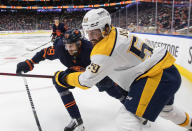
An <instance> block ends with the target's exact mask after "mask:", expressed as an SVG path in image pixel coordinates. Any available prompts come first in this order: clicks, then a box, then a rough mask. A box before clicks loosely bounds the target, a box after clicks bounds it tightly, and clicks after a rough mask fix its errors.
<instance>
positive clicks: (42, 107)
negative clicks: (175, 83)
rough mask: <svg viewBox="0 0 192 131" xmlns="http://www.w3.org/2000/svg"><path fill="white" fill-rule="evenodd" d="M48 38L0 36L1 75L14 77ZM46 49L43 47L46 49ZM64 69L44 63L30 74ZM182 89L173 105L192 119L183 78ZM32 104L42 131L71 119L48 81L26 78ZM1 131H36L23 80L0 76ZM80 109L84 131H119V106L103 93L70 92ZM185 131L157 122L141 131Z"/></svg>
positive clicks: (58, 128) (57, 129)
mask: <svg viewBox="0 0 192 131" xmlns="http://www.w3.org/2000/svg"><path fill="white" fill-rule="evenodd" d="M49 36H50V34H13V35H0V72H8V73H15V70H16V65H17V63H18V62H20V61H23V60H25V59H30V58H31V57H32V56H33V55H34V54H35V52H37V51H39V50H40V49H39V50H36V51H33V52H29V51H27V50H26V48H35V47H37V46H39V45H41V44H44V43H46V42H48V41H49V40H50V37H49ZM47 46H49V45H46V46H45V47H47ZM64 69H65V67H64V66H63V65H62V64H61V63H60V62H59V61H58V60H55V61H49V60H46V61H43V62H41V63H39V64H38V65H35V68H34V70H33V71H31V72H30V74H42V75H53V73H54V72H55V71H58V70H64ZM182 80H183V82H182V85H181V89H180V90H179V91H178V93H177V94H176V99H175V104H176V105H178V106H180V107H181V108H183V109H184V110H186V111H187V112H189V113H190V114H191V115H192V102H191V100H192V86H191V85H192V84H191V83H190V82H189V81H188V80H187V79H186V78H184V77H182ZM27 81H28V85H29V88H30V90H31V94H32V98H33V102H34V105H35V108H36V111H37V114H38V117H39V120H40V124H41V126H42V130H43V131H63V128H64V126H65V125H66V124H68V122H69V121H70V117H69V115H68V113H67V111H66V109H65V107H64V105H63V104H62V102H61V100H60V96H59V95H58V93H57V92H56V89H55V88H54V86H53V84H52V80H51V79H43V78H27ZM0 84H1V87H0V131H38V128H37V126H36V123H35V119H34V116H33V113H32V110H31V107H30V103H29V100H28V97H27V92H26V90H25V86H24V82H23V79H22V78H20V77H13V76H0ZM72 92H73V94H74V97H75V99H76V102H77V104H78V106H79V108H80V112H81V115H82V118H83V120H84V124H85V127H86V131H118V130H116V128H115V117H116V115H117V113H118V110H119V108H120V107H121V104H120V102H119V101H117V100H115V99H113V98H111V97H109V96H108V95H107V94H106V93H99V92H98V90H97V89H96V88H95V87H93V88H92V89H89V90H81V89H78V88H76V89H74V90H72ZM170 130H172V131H186V129H184V128H181V127H178V126H176V125H174V124H173V123H171V122H169V121H167V120H164V119H161V118H158V119H157V121H156V122H155V123H151V127H150V128H148V127H143V131H170Z"/></svg>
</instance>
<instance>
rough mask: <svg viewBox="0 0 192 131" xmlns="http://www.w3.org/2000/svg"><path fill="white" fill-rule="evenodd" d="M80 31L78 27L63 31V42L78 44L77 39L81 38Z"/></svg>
mask: <svg viewBox="0 0 192 131" xmlns="http://www.w3.org/2000/svg"><path fill="white" fill-rule="evenodd" d="M81 38H82V36H81V32H80V31H79V30H78V29H72V30H68V31H67V32H66V33H65V37H64V38H63V42H64V44H74V43H76V44H79V40H81Z"/></svg>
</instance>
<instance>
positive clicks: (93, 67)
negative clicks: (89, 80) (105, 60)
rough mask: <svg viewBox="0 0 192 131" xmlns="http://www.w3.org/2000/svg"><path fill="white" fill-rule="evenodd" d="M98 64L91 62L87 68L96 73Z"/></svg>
mask: <svg viewBox="0 0 192 131" xmlns="http://www.w3.org/2000/svg"><path fill="white" fill-rule="evenodd" d="M99 68H100V66H99V65H97V64H94V63H91V65H89V67H88V69H89V70H91V72H92V73H97V72H98V70H99Z"/></svg>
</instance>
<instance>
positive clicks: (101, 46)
mask: <svg viewBox="0 0 192 131" xmlns="http://www.w3.org/2000/svg"><path fill="white" fill-rule="evenodd" d="M116 39H117V30H116V28H115V27H112V28H111V32H110V33H109V35H108V36H106V37H104V38H103V39H102V40H101V41H100V42H98V43H97V44H96V45H95V46H94V48H93V50H92V51H91V56H93V55H106V56H110V55H111V54H112V52H113V49H114V48H115V44H116Z"/></svg>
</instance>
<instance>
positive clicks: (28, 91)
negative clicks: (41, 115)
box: [23, 77, 42, 131]
mask: <svg viewBox="0 0 192 131" xmlns="http://www.w3.org/2000/svg"><path fill="white" fill-rule="evenodd" d="M23 81H24V84H25V87H26V91H27V95H28V98H29V102H30V104H31V108H32V111H33V115H34V118H35V121H36V124H37V127H38V129H39V131H42V129H41V125H40V122H39V119H38V116H37V112H36V110H35V106H34V104H33V99H32V96H31V93H30V90H29V86H28V84H27V79H26V78H25V77H23Z"/></svg>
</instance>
